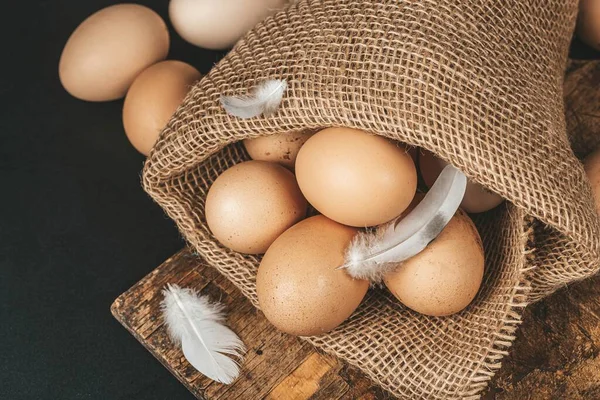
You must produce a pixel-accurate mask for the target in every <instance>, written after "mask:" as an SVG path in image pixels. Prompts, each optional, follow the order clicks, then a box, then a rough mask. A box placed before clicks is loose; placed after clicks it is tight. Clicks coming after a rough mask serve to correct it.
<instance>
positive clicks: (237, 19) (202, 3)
mask: <svg viewBox="0 0 600 400" xmlns="http://www.w3.org/2000/svg"><path fill="white" fill-rule="evenodd" d="M287 1H288V0H252V1H236V0H171V2H170V3H169V17H170V20H171V23H172V24H173V26H174V28H175V30H176V31H177V32H178V33H179V34H180V35H181V36H182V37H183V38H184V39H185V40H186V41H188V42H190V43H192V44H195V45H197V46H200V47H204V48H209V49H227V48H229V47H231V46H233V45H234V44H235V42H237V41H238V40H239V39H240V38H241V37H242V36H243V35H244V34H245V33H246V32H247V31H248V30H249V29H251V28H252V27H253V26H254V25H256V24H257V23H258V22H260V21H261V20H263V19H264V18H265V17H266V16H268V15H270V14H272V13H274V12H275V11H277V10H279V9H281V8H282V7H283V6H285V4H286V3H287ZM224 21H227V22H224ZM169 47H170V37H169V31H168V28H167V25H166V23H165V21H163V19H162V18H161V17H160V16H159V15H158V14H157V13H156V12H154V11H153V10H151V9H149V8H148V7H144V6H142V5H138V4H117V5H114V6H110V7H107V8H104V9H102V10H100V11H98V12H96V13H94V14H92V15H91V16H90V17H88V18H87V19H86V20H85V21H83V22H82V23H81V24H80V25H79V26H78V27H77V29H75V31H74V32H73V33H72V34H71V36H70V37H69V40H68V41H67V43H66V45H65V47H64V49H63V52H62V55H61V57H60V61H59V77H60V81H61V83H62V85H63V87H64V88H65V89H66V90H67V92H69V93H70V94H71V95H73V96H74V97H76V98H78V99H81V100H87V101H111V100H117V99H121V98H123V97H125V96H126V97H125V102H124V105H123V125H124V127H125V133H126V134H127V137H128V139H129V140H130V142H131V144H132V145H133V146H134V147H135V148H136V149H137V150H138V151H139V152H140V153H142V154H144V155H146V156H147V155H148V154H149V152H150V150H151V149H152V146H153V145H154V143H155V142H156V140H157V138H158V135H159V133H160V131H161V130H162V129H163V128H164V126H165V125H166V123H167V122H168V120H169V118H170V117H171V115H172V114H173V113H174V112H175V110H176V109H177V107H178V106H179V104H180V103H181V102H182V101H183V99H184V97H185V95H186V94H187V92H188V91H189V89H190V88H191V86H192V85H193V84H194V83H195V82H196V81H198V80H199V79H200V78H201V75H200V72H198V70H196V68H194V67H192V66H191V65H189V64H186V63H184V62H181V61H175V60H169V61H164V60H165V59H166V57H167V54H168V53H169Z"/></svg>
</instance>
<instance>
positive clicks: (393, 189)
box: [296, 128, 417, 227]
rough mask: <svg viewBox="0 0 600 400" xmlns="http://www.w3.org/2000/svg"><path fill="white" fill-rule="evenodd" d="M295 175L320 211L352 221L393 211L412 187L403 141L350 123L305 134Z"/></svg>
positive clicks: (368, 222) (384, 217) (369, 221)
mask: <svg viewBox="0 0 600 400" xmlns="http://www.w3.org/2000/svg"><path fill="white" fill-rule="evenodd" d="M296 178H297V179H298V184H299V185H300V189H301V190H302V193H304V196H305V197H306V199H307V200H308V201H309V203H310V204H311V205H312V206H314V207H315V208H316V209H317V210H318V211H319V212H320V213H322V214H323V215H325V216H327V217H328V218H331V219H333V220H334V221H337V222H339V223H342V224H345V225H350V226H356V227H366V226H374V225H379V224H382V223H384V222H388V221H390V220H391V219H393V218H395V217H397V216H398V215H400V214H401V213H402V211H404V210H405V209H406V207H408V205H409V204H410V202H411V200H412V199H413V197H414V195H415V191H416V188H417V173H416V169H415V164H414V162H413V161H412V158H411V156H410V154H409V153H408V152H407V150H406V148H405V147H403V146H399V145H397V144H395V143H392V142H391V141H389V140H387V139H385V138H383V137H381V136H376V135H371V134H368V133H366V132H363V131H359V130H355V129H349V128H328V129H325V130H322V131H320V132H318V133H316V134H315V135H314V136H312V137H311V138H310V139H308V140H307V141H306V143H305V144H304V146H302V148H301V149H300V152H299V153H298V157H297V158H296Z"/></svg>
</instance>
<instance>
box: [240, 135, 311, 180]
mask: <svg viewBox="0 0 600 400" xmlns="http://www.w3.org/2000/svg"><path fill="white" fill-rule="evenodd" d="M312 135H313V134H312V133H311V132H303V131H299V132H289V133H278V134H274V135H267V136H261V137H258V138H255V139H246V140H244V147H245V148H246V151H247V152H248V155H250V157H252V159H253V160H263V161H272V162H276V163H279V164H281V165H283V166H284V167H286V168H289V169H291V170H293V169H294V165H295V164H296V157H297V156H298V152H299V151H300V148H301V147H302V145H304V143H305V142H306V141H307V140H308V139H309V138H310V137H311V136H312Z"/></svg>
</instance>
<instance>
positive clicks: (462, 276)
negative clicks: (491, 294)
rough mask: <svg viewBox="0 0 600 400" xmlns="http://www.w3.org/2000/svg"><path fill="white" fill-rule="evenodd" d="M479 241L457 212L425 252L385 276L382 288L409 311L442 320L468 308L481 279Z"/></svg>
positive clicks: (475, 231) (465, 219)
mask: <svg viewBox="0 0 600 400" xmlns="http://www.w3.org/2000/svg"><path fill="white" fill-rule="evenodd" d="M483 268H484V252H483V246H482V244H481V238H480V237H479V233H478V232H477V229H476V228H475V225H474V224H473V222H472V221H471V219H470V218H469V216H468V215H467V214H465V213H464V212H463V211H460V210H459V211H458V212H457V214H456V215H455V216H454V217H453V218H452V219H451V220H450V222H449V223H448V225H446V227H445V228H444V230H443V231H442V233H441V234H440V235H439V236H438V237H437V238H436V239H435V240H434V241H433V242H431V243H430V244H429V245H428V246H427V247H426V248H425V250H423V251H422V252H421V253H419V254H417V255H416V256H414V257H412V258H410V259H408V260H406V261H405V262H404V263H403V264H402V265H401V266H400V267H399V268H398V269H397V270H396V271H394V272H392V273H391V274H389V275H387V276H386V277H385V279H384V282H385V285H386V286H387V288H388V289H389V290H390V291H391V292H392V294H393V295H394V296H395V297H396V298H397V299H398V300H400V302H401V303H403V304H404V305H405V306H407V307H408V308H411V309H413V310H415V311H417V312H420V313H421V314H425V315H432V316H444V315H450V314H454V313H457V312H459V311H461V310H462V309H464V308H465V307H466V306H468V305H469V304H470V303H471V301H473V299H474V298H475V295H476V294H477V292H478V291H479V287H480V286H481V281H482V279H483Z"/></svg>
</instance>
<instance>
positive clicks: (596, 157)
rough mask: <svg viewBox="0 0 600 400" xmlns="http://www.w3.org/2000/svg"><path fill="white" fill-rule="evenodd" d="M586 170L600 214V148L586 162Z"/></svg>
mask: <svg viewBox="0 0 600 400" xmlns="http://www.w3.org/2000/svg"><path fill="white" fill-rule="evenodd" d="M584 167H585V172H586V174H587V176H588V179H589V180H590V184H591V185H592V193H593V194H594V200H595V201H596V210H597V211H598V213H599V214H600V149H598V150H596V151H595V152H593V153H592V154H590V155H589V156H587V158H586V159H585V162H584Z"/></svg>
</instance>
